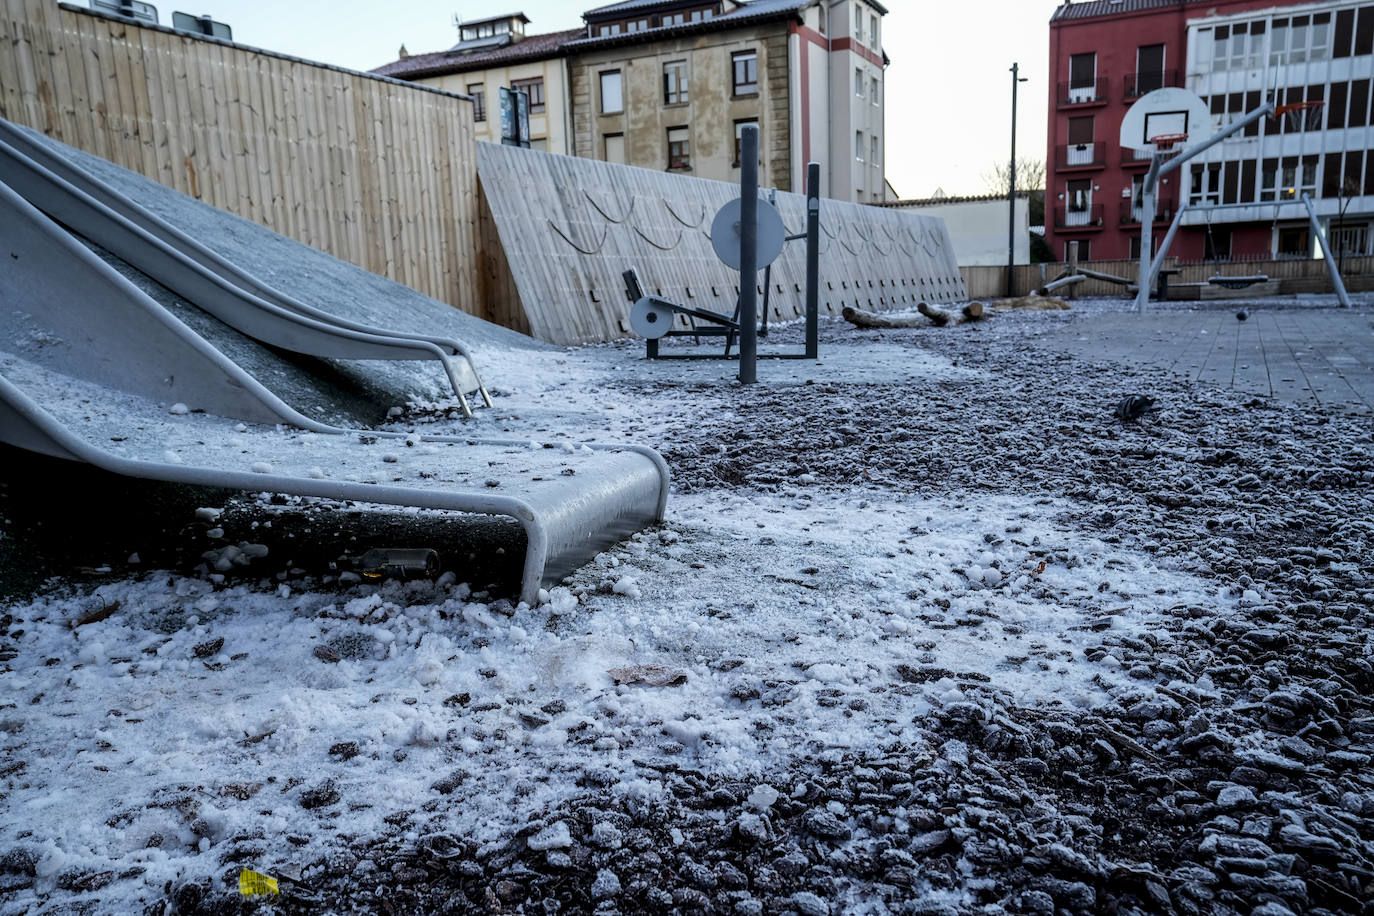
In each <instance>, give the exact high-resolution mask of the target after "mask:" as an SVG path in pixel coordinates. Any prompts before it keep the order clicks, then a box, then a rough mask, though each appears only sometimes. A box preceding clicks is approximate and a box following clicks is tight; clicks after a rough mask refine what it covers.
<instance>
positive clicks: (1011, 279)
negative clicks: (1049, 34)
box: [1007, 62, 1026, 299]
mask: <svg viewBox="0 0 1374 916" xmlns="http://www.w3.org/2000/svg"><path fill="white" fill-rule="evenodd" d="M1020 73H1021V64H1020V63H1019V62H1017V63H1014V64H1012V65H1011V168H1010V169H1008V170H1007V298H1008V299H1010V298H1012V297H1013V296H1015V295H1016V87H1017V84H1019V83H1024V82H1026V80H1025V79H1023V78H1022V77H1021V76H1020Z"/></svg>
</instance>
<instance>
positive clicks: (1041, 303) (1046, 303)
mask: <svg viewBox="0 0 1374 916" xmlns="http://www.w3.org/2000/svg"><path fill="white" fill-rule="evenodd" d="M997 307H998V308H999V309H1031V310H1035V311H1057V310H1065V309H1068V307H1069V304H1068V303H1067V302H1065V301H1064V300H1063V299H1056V298H1054V297H1053V296H1022V297H1020V298H1019V299H999V300H998V301H997Z"/></svg>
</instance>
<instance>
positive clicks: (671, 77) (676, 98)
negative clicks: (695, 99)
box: [663, 60, 687, 105]
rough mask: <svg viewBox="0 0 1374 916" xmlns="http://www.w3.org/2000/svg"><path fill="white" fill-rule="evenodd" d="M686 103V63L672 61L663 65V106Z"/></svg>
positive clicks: (683, 61)
mask: <svg viewBox="0 0 1374 916" xmlns="http://www.w3.org/2000/svg"><path fill="white" fill-rule="evenodd" d="M686 103H687V61H685V60H672V61H669V62H668V63H666V64H664V65H663V104H664V105H685V104H686Z"/></svg>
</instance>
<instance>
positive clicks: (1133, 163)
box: [1121, 146, 1153, 169]
mask: <svg viewBox="0 0 1374 916" xmlns="http://www.w3.org/2000/svg"><path fill="white" fill-rule="evenodd" d="M1152 158H1153V157H1152V156H1151V155H1150V153H1148V152H1145V153H1142V152H1139V151H1138V150H1133V149H1131V148H1130V147H1129V146H1123V147H1121V164H1122V165H1123V166H1124V167H1125V168H1128V169H1130V168H1135V167H1137V166H1139V167H1140V168H1142V169H1147V168H1149V167H1150V160H1151V159H1152Z"/></svg>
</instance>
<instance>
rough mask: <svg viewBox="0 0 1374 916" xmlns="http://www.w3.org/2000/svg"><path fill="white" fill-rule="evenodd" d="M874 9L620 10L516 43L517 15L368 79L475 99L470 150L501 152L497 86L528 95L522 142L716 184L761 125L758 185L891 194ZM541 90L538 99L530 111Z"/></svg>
mask: <svg viewBox="0 0 1374 916" xmlns="http://www.w3.org/2000/svg"><path fill="white" fill-rule="evenodd" d="M886 12H887V10H886V8H885V7H883V6H882V4H881V3H878V2H877V0H752V2H735V0H625V2H621V3H613V4H610V5H608V6H602V7H598V8H596V9H592V10H588V11H587V12H585V13H583V14H582V19H583V23H584V25H583V27H582V28H580V29H574V30H570V31H567V32H554V33H548V34H543V35H526V34H525V32H524V27H525V25H526V24H527V23H528V20H527V19H526V18H525V17H524V16H523V15H522V14H518V13H517V14H510V15H506V16H501V17H494V18H491V19H485V20H481V21H479V22H472V23H463V24H462V26H461V32H460V38H461V39H462V40H461V41H460V42H459V44H458V45H456V46H455V47H454V48H452V49H450V50H448V51H442V52H438V53H435V54H424V55H416V56H403V57H402V58H401V59H400V60H397V61H394V62H393V63H390V64H387V65H386V66H384V67H381V68H378V70H377V71H376V72H378V73H382V74H385V75H389V76H394V77H397V78H400V79H409V80H416V81H419V82H424V83H427V84H430V85H434V86H438V87H441V88H444V89H447V90H449V91H453V92H460V93H468V94H471V95H473V96H474V104H475V105H476V106H477V109H478V115H479V117H484V118H485V120H484V121H482V122H481V123H480V124H479V126H481V124H485V125H486V131H485V135H481V139H487V140H490V141H492V142H499V141H500V136H499V123H498V120H499V119H497V118H496V116H495V114H494V106H495V104H496V90H497V87H499V86H503V85H505V86H515V87H516V88H524V89H526V90H527V91H530V93H531V103H532V117H531V124H530V127H531V130H530V134H531V137H532V143H531V145H532V146H535V147H537V148H540V149H545V150H548V151H549V152H556V153H567V154H572V155H577V156H583V157H587V158H593V159H604V160H608V161H613V162H622V163H626V164H629V165H634V166H640V167H643V168H650V169H659V170H666V171H673V172H680V173H683V174H689V175H694V176H697V177H701V178H713V179H717V180H722V181H737V180H738V179H739V167H740V162H739V137H740V134H741V132H742V130H743V128H744V127H745V126H746V125H749V124H754V125H757V126H758V128H759V131H760V140H761V147H760V148H761V151H762V152H761V157H760V158H761V162H760V166H761V170H760V181H761V183H762V184H763V185H765V186H769V187H777V188H779V189H782V190H802V186H803V184H804V180H805V179H804V176H805V173H806V164H807V162H809V161H812V160H814V161H818V162H820V163H821V166H822V170H821V172H822V185H823V187H822V193H824V194H825V195H826V196H828V197H834V198H838V199H841V200H853V201H858V202H864V203H871V202H880V201H883V200H884V199H886V198H887V196H888V190H887V182H886V179H885V174H884V172H885V167H884V161H885V158H886V156H885V152H884V140H885V120H884V112H885V107H886V93H885V91H884V80H883V76H884V71H885V67H886V64H887V58H886V56H885V55H884V53H883V51H882V44H881V38H882V32H881V29H882V17H883V16H884V15H885V14H886ZM536 93H538V97H539V98H540V99H541V100H542V101H541V102H540V103H539V104H538V105H536V104H535V99H536Z"/></svg>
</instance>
